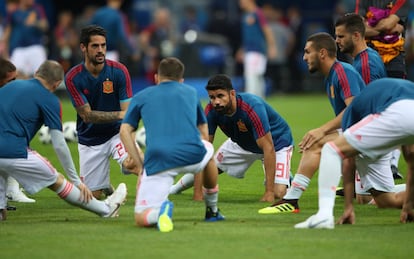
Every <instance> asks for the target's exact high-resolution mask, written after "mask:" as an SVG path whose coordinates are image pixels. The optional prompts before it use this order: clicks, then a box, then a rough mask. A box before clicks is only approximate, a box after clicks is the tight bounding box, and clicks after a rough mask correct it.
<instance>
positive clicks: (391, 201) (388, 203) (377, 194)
mask: <svg viewBox="0 0 414 259" xmlns="http://www.w3.org/2000/svg"><path fill="white" fill-rule="evenodd" d="M370 192H371V194H372V196H373V197H374V200H375V204H376V205H377V207H378V208H380V209H385V208H394V209H401V208H402V205H403V199H402V198H401V199H397V195H396V194H395V193H394V192H382V191H377V190H370Z"/></svg>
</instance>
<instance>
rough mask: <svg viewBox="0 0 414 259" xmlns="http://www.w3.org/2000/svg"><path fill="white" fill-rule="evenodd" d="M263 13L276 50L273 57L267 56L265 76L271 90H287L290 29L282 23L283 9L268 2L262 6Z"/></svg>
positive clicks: (291, 36)
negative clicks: (269, 82)
mask: <svg viewBox="0 0 414 259" xmlns="http://www.w3.org/2000/svg"><path fill="white" fill-rule="evenodd" d="M262 9H263V13H264V15H265V17H266V19H267V21H268V23H269V27H270V29H271V30H272V32H273V35H274V37H275V48H276V49H277V50H278V51H277V53H276V56H275V57H274V58H269V60H268V63H267V69H266V76H267V77H268V78H270V79H271V81H272V91H275V90H276V89H278V90H279V91H285V90H287V88H288V86H287V85H286V84H285V83H286V82H285V81H286V80H285V79H286V76H285V75H286V74H287V72H286V71H287V70H288V53H290V52H291V48H292V46H293V43H294V41H295V39H294V35H293V32H292V30H291V29H290V28H289V27H288V26H287V25H286V24H285V23H284V14H283V10H282V8H280V7H273V6H272V5H270V4H265V5H264V6H263V8H262Z"/></svg>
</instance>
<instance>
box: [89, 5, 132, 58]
mask: <svg viewBox="0 0 414 259" xmlns="http://www.w3.org/2000/svg"><path fill="white" fill-rule="evenodd" d="M123 2H124V0H106V6H103V7H100V8H99V9H98V10H96V12H95V14H94V15H93V16H92V19H91V21H90V23H91V24H96V25H99V26H101V27H102V28H104V29H105V30H106V32H107V37H106V39H107V40H106V58H107V59H110V60H115V61H120V55H121V53H120V52H121V51H126V55H124V56H132V57H134V59H136V60H138V58H139V56H138V53H137V51H136V50H135V48H134V46H132V45H131V42H130V41H129V37H128V34H129V24H128V19H127V18H126V15H125V14H124V13H122V11H121V6H122V4H123Z"/></svg>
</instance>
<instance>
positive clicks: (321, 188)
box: [317, 142, 342, 218]
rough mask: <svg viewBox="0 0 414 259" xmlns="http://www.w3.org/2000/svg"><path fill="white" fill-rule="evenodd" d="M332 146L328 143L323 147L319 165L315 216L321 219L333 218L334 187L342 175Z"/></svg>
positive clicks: (339, 160)
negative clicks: (317, 200)
mask: <svg viewBox="0 0 414 259" xmlns="http://www.w3.org/2000/svg"><path fill="white" fill-rule="evenodd" d="M332 145H333V143H332V142H328V143H327V144H325V145H324V146H323V148H322V153H321V161H320V164H319V177H318V192H319V194H318V198H319V210H318V213H317V214H318V216H321V217H322V218H326V217H333V209H334V206H335V195H336V187H337V186H338V184H339V181H340V180H341V175H342V158H341V157H340V156H339V154H338V153H337V152H336V151H335V149H334V147H333V146H332Z"/></svg>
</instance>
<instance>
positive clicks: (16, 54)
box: [10, 45, 47, 76]
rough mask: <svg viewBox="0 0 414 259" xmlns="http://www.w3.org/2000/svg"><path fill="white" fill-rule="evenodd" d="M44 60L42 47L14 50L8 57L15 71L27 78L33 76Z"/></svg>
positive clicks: (44, 55)
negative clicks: (20, 72)
mask: <svg viewBox="0 0 414 259" xmlns="http://www.w3.org/2000/svg"><path fill="white" fill-rule="evenodd" d="M46 59H47V55H46V49H45V48H44V47H43V46H42V45H32V46H28V47H19V48H15V49H14V50H13V52H12V53H11V56H10V61H11V62H12V63H13V64H14V65H15V66H16V68H17V70H19V71H22V72H23V73H24V74H25V75H28V76H32V75H34V73H35V72H36V71H37V69H38V68H39V67H40V65H41V64H42V63H43V62H44V61H45V60H46Z"/></svg>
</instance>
